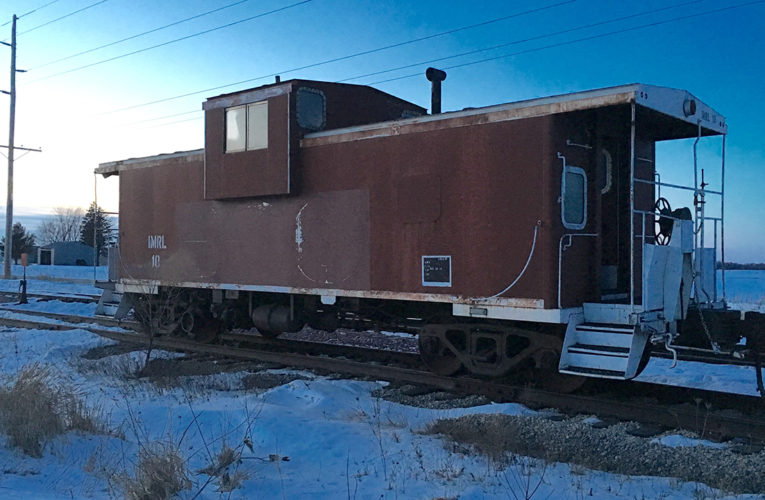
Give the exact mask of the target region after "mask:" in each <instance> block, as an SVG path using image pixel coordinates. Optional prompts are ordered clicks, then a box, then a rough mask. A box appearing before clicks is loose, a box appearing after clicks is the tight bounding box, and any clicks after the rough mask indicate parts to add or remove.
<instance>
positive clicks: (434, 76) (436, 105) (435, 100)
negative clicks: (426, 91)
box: [425, 68, 446, 115]
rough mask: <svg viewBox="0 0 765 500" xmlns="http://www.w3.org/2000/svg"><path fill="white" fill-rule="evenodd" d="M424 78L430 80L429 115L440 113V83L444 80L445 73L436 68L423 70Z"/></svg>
mask: <svg viewBox="0 0 765 500" xmlns="http://www.w3.org/2000/svg"><path fill="white" fill-rule="evenodd" d="M425 77H426V78H427V79H428V80H430V83H431V87H430V114H432V115H437V114H439V113H440V112H441V82H442V81H444V80H446V71H442V70H440V69H436V68H428V69H427V70H425Z"/></svg>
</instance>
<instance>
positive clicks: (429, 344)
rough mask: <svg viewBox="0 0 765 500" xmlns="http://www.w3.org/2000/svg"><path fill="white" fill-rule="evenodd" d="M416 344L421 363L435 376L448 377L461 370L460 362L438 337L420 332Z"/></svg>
mask: <svg viewBox="0 0 765 500" xmlns="http://www.w3.org/2000/svg"><path fill="white" fill-rule="evenodd" d="M417 342H418V344H419V347H420V356H421V357H422V361H423V362H424V363H425V366H427V367H428V369H430V371H432V372H433V373H435V374H436V375H441V376H444V377H448V376H450V375H454V374H455V373H457V372H458V371H459V370H460V368H462V361H460V359H459V358H458V357H457V355H456V354H455V353H454V351H452V349H451V348H450V347H449V346H448V345H447V344H446V342H445V341H444V340H443V339H442V338H441V337H439V336H438V335H436V334H432V333H431V334H428V333H426V332H420V334H419V335H418V336H417Z"/></svg>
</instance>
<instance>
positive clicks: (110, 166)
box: [95, 149, 205, 177]
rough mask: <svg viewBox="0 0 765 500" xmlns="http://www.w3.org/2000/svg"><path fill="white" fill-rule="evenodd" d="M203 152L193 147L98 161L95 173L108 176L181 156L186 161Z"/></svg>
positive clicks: (203, 152) (151, 165) (202, 155)
mask: <svg viewBox="0 0 765 500" xmlns="http://www.w3.org/2000/svg"><path fill="white" fill-rule="evenodd" d="M204 154H205V150H204V149H194V150H192V151H177V152H175V153H165V154H159V155H154V156H144V157H140V158H129V159H127V160H118V161H110V162H106V163H100V164H99V165H98V168H96V170H95V173H96V174H101V175H103V176H104V177H109V176H110V175H114V174H118V173H119V172H122V171H123V170H132V169H136V168H145V167H153V166H155V165H156V164H157V163H158V162H162V161H164V160H170V159H173V158H178V159H181V158H183V159H184V160H186V161H191V160H196V159H197V158H196V156H200V157H204ZM192 157H194V158H192ZM199 159H201V158H199Z"/></svg>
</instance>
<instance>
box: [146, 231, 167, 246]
mask: <svg viewBox="0 0 765 500" xmlns="http://www.w3.org/2000/svg"><path fill="white" fill-rule="evenodd" d="M149 248H160V249H162V248H167V247H166V246H165V235H164V234H150V235H149Z"/></svg>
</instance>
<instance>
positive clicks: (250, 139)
mask: <svg viewBox="0 0 765 500" xmlns="http://www.w3.org/2000/svg"><path fill="white" fill-rule="evenodd" d="M267 147H268V101H261V102H256V103H253V104H248V105H246V106H237V107H234V108H228V109H227V110H226V152H227V153H236V152H239V151H252V150H255V149H266V148H267Z"/></svg>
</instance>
